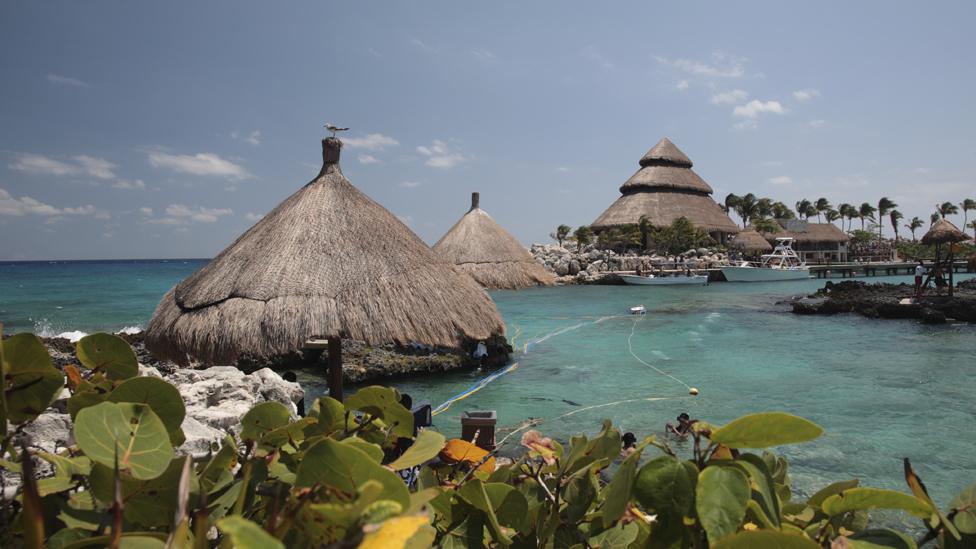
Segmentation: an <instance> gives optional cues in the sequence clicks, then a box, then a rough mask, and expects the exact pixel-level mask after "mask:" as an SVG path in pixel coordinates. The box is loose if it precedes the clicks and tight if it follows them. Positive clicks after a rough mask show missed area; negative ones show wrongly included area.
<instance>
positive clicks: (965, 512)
mask: <svg viewBox="0 0 976 549" xmlns="http://www.w3.org/2000/svg"><path fill="white" fill-rule="evenodd" d="M949 508H950V509H954V510H955V511H956V516H955V517H954V518H953V519H952V521H953V522H954V523H955V524H956V529H958V530H959V531H960V532H961V533H963V534H976V483H973V484H970V485H969V487H968V488H966V489H965V490H963V491H962V492H960V493H959V495H958V496H956V497H955V499H953V500H952V503H950V504H949Z"/></svg>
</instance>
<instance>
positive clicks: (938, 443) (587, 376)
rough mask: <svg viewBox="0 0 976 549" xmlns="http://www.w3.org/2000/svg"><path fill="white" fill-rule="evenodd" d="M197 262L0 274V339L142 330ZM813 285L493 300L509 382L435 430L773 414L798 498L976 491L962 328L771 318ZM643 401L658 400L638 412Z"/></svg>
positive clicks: (409, 386) (419, 383) (448, 415)
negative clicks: (785, 429)
mask: <svg viewBox="0 0 976 549" xmlns="http://www.w3.org/2000/svg"><path fill="white" fill-rule="evenodd" d="M204 263H205V261H204V260H170V261H165V262H163V261H133V262H53V263H46V262H45V263H0V321H3V322H4V323H5V325H6V328H5V331H6V333H12V332H18V331H35V332H38V333H44V334H45V335H56V334H58V333H62V332H70V331H74V330H80V331H83V332H91V331H96V330H111V331H115V330H121V329H123V328H127V327H142V326H145V325H146V323H147V322H148V320H149V317H150V316H151V315H152V311H153V309H154V307H155V305H156V303H157V301H158V300H159V298H160V297H161V296H162V295H163V293H165V292H166V291H167V290H168V289H169V288H170V287H171V286H172V285H173V284H175V283H176V282H178V281H179V280H181V279H182V278H184V277H185V276H187V275H189V274H190V273H191V272H193V271H194V270H196V269H198V268H199V267H201V266H202V265H203V264H204ZM965 276H966V275H960V278H965ZM866 280H868V281H884V282H902V281H906V282H908V281H909V279H908V277H884V278H877V279H874V278H871V279H866ZM822 284H823V282H822V281H817V280H809V281H798V282H779V283H766V284H727V283H726V284H713V285H711V286H708V287H705V288H661V287H643V288H642V287H617V286H603V287H600V286H589V287H560V288H544V289H535V290H525V291H521V292H505V291H502V292H492V297H493V298H494V299H495V301H496V303H497V304H498V308H499V310H500V311H501V313H502V315H503V316H504V318H505V321H506V323H507V325H508V333H509V336H511V337H513V338H514V340H515V343H516V346H517V347H518V348H519V350H520V352H519V353H518V354H517V355H516V357H515V360H517V361H518V363H519V366H518V368H517V369H516V370H514V371H513V372H512V373H510V374H507V375H505V376H503V377H501V378H500V379H498V380H497V381H495V382H494V383H492V384H490V385H488V386H487V387H485V388H484V389H483V390H481V391H479V392H477V393H475V394H474V395H472V396H471V397H469V398H468V399H466V400H463V401H461V402H458V403H457V404H455V405H454V406H453V407H451V408H450V409H449V410H448V411H446V412H445V413H443V414H441V415H439V416H438V417H437V418H436V420H437V421H436V425H437V428H438V429H440V430H441V431H444V432H445V433H447V434H449V435H454V434H456V433H457V431H458V429H459V423H458V422H459V419H458V416H459V414H460V413H461V411H463V410H475V409H491V410H497V412H498V415H499V425H500V426H512V425H515V424H518V423H519V422H520V421H523V420H524V419H526V418H529V417H537V418H544V422H543V423H542V425H541V426H540V427H539V429H540V430H542V431H543V432H544V433H546V434H549V435H552V436H556V437H559V438H562V439H565V438H567V437H568V436H569V435H570V434H572V433H576V432H580V431H587V432H591V433H592V432H596V431H597V430H599V427H600V421H601V420H602V419H603V418H604V417H610V418H613V420H614V421H615V422H616V423H618V424H619V425H620V426H621V427H622V428H623V429H625V430H629V431H633V432H635V433H636V434H638V435H639V436H643V435H646V434H655V433H656V434H659V435H661V434H662V431H663V427H664V424H665V422H667V421H671V420H672V419H673V418H674V416H676V415H677V414H678V413H679V412H681V411H687V412H689V413H690V414H691V415H692V416H693V417H698V418H701V419H704V420H707V421H709V422H712V423H719V424H720V423H723V422H726V421H729V420H731V419H733V418H735V417H738V416H740V415H743V414H746V413H750V412H756V411H763V410H783V411H788V412H792V413H795V414H798V415H801V416H804V417H807V418H809V419H811V420H813V421H816V422H817V423H819V424H820V425H822V426H823V427H824V428H825V429H826V435H825V436H823V437H822V438H820V439H819V440H817V441H814V442H812V443H808V444H804V445H797V446H793V447H789V448H784V449H782V451H783V453H785V454H786V455H787V456H788V457H789V458H790V460H791V466H792V469H791V474H792V476H793V480H794V484H795V487H796V488H797V489H798V490H799V491H800V492H810V491H811V490H814V489H816V488H819V487H820V486H822V485H823V484H825V483H826V482H828V481H829V480H840V479H842V478H850V477H858V478H861V479H862V480H863V481H864V482H865V483H867V484H870V485H873V486H880V487H887V488H895V489H904V481H903V480H902V469H901V459H902V458H903V457H909V458H911V459H912V462H913V464H914V465H915V466H916V469H917V470H918V471H919V473H920V474H921V476H922V478H923V480H924V481H925V482H926V484H927V486H928V487H929V489H930V491H931V492H932V493H933V495H934V496H935V497H936V499H937V500H938V501H939V502H941V503H942V504H943V505H945V504H947V503H948V501H949V500H950V499H951V498H952V497H953V496H954V495H955V493H957V492H958V491H960V490H961V489H963V488H964V487H965V486H967V485H968V484H970V483H971V482H973V481H976V455H974V452H973V448H974V442H976V435H974V432H973V429H972V425H973V424H974V419H976V408H974V406H973V402H974V395H976V359H974V351H976V326H972V325H965V324H950V325H946V326H924V325H921V324H918V323H916V322H913V321H884V320H868V319H864V318H861V317H857V316H852V315H839V316H834V317H808V316H794V315H792V314H790V313H789V312H788V309H787V308H786V307H785V306H783V305H778V304H777V302H779V301H781V300H782V299H785V298H787V297H790V296H793V295H802V294H807V293H810V292H812V291H814V290H815V289H817V288H819V287H821V286H822ZM636 304H644V305H646V306H647V307H648V309H649V313H648V314H647V315H646V316H645V317H644V318H643V319H642V320H639V321H636V320H635V317H632V316H628V315H626V314H625V313H626V310H627V308H628V307H630V306H632V305H636ZM635 322H637V323H636V324H635ZM632 330H633V337H632V339H631V342H632V346H633V351H634V353H635V354H636V355H637V356H639V357H640V358H641V359H643V360H644V361H646V362H647V363H649V364H651V365H653V366H654V367H656V368H659V369H661V370H662V371H664V372H666V373H669V374H671V375H673V376H675V377H676V378H678V379H679V380H681V381H682V382H684V383H687V384H688V385H691V386H695V387H697V388H699V389H700V391H701V394H700V395H699V396H698V397H691V396H689V395H688V393H687V389H686V387H684V386H683V385H682V384H680V383H679V382H677V381H674V380H673V379H671V378H669V377H666V376H664V375H661V374H660V373H658V372H657V371H655V370H653V369H652V368H650V367H648V366H646V365H644V364H642V363H641V362H639V361H638V360H636V359H635V358H634V357H633V356H632V355H631V354H630V352H629V351H628V347H627V340H628V336H630V334H631V331H632ZM483 375H484V374H483V373H478V372H462V373H451V374H444V375H439V376H424V377H414V378H408V379H399V380H394V381H393V382H392V384H394V385H396V386H398V387H399V388H400V389H401V390H404V391H406V392H409V393H410V394H411V395H413V397H414V400H415V401H417V400H420V399H429V400H430V401H432V402H433V403H434V404H439V403H441V402H443V401H444V400H446V399H448V398H449V397H450V396H452V395H454V394H457V393H459V392H461V391H462V390H463V389H465V388H466V387H468V386H470V385H471V384H472V383H474V382H475V381H477V380H478V379H479V378H480V377H482V376H483ZM304 381H305V385H306V389H307V390H308V392H309V393H310V395H309V396H310V397H314V396H316V395H317V394H320V393H321V390H322V385H321V383H320V382H318V380H316V379H307V378H306V379H305V380H304ZM647 398H650V399H657V400H650V401H648V400H634V399H647ZM621 401H623V402H621ZM566 414H570V415H566ZM679 447H681V443H679Z"/></svg>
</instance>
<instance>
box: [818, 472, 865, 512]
mask: <svg viewBox="0 0 976 549" xmlns="http://www.w3.org/2000/svg"><path fill="white" fill-rule="evenodd" d="M860 483H861V481H859V480H858V479H856V478H853V479H851V480H841V481H838V482H834V483H832V484H829V485H827V486H825V487H823V488H821V489H820V490H819V491H818V492H817V493H816V494H813V495H812V496H810V499H808V500H807V505H809V506H810V507H813V508H814V509H820V506H821V505H823V502H824V500H825V499H827V498H829V497H830V496H833V495H836V494H839V493H841V492H843V491H844V490H850V489H851V488H857V487H858V485H859V484H860Z"/></svg>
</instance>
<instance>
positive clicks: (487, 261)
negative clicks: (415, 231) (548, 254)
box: [434, 193, 555, 290]
mask: <svg viewBox="0 0 976 549" xmlns="http://www.w3.org/2000/svg"><path fill="white" fill-rule="evenodd" d="M478 201H479V197H478V193H472V194H471V209H470V210H468V213H466V214H464V216H463V217H461V219H460V220H459V221H458V222H457V223H455V224H454V226H453V227H451V230H449V231H447V234H445V235H444V236H442V237H441V239H440V240H438V241H437V244H434V253H436V254H437V255H438V256H440V257H441V258H443V259H444V260H445V261H448V262H450V263H454V264H455V265H457V266H459V267H461V269H463V270H464V271H466V272H467V273H468V274H470V275H471V276H473V277H474V279H475V280H477V281H478V283H479V284H481V285H482V286H484V287H486V288H499V289H505V290H517V289H519V288H529V287H531V286H540V285H541V286H551V285H552V284H555V280H554V279H553V276H552V274H550V273H549V271H547V270H546V269H545V268H544V267H543V266H542V265H540V264H539V262H538V261H536V260H535V258H533V257H532V254H530V253H529V252H528V250H526V249H525V248H524V247H522V244H520V243H519V241H518V240H516V239H515V237H513V236H512V235H511V234H509V233H508V231H506V230H505V229H503V228H502V226H501V225H499V224H498V223H497V222H496V221H495V220H494V219H492V218H491V216H490V215H488V213H487V212H485V211H484V210H482V209H481V208H480V207H479V204H478Z"/></svg>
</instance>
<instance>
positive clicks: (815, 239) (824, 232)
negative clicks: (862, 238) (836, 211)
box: [763, 219, 851, 244]
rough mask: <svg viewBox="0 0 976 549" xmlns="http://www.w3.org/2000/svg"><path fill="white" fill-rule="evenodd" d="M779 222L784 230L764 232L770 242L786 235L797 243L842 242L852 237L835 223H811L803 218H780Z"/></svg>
mask: <svg viewBox="0 0 976 549" xmlns="http://www.w3.org/2000/svg"><path fill="white" fill-rule="evenodd" d="M777 222H778V223H779V224H780V226H781V227H782V230H780V231H777V232H775V233H763V237H765V238H766V240H768V241H770V242H773V241H775V240H776V239H777V238H781V237H784V236H791V237H793V241H794V242H795V243H796V244H842V243H845V242H848V241H850V239H851V237H850V235H848V234H847V233H845V232H844V231H842V230H840V229H839V228H837V225H834V224H833V223H811V222H809V221H805V220H802V219H778V220H777Z"/></svg>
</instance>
